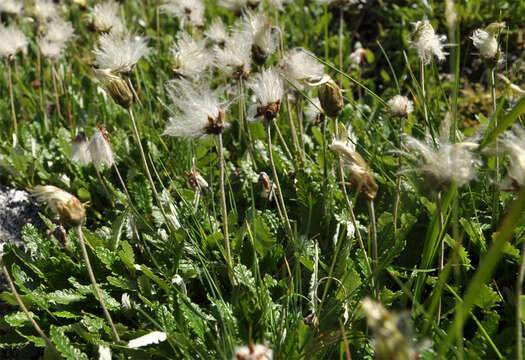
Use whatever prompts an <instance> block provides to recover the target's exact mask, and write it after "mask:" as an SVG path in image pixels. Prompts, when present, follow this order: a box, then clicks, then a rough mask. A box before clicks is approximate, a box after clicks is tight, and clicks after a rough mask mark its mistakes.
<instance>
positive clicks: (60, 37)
mask: <svg viewBox="0 0 525 360" xmlns="http://www.w3.org/2000/svg"><path fill="white" fill-rule="evenodd" d="M74 33H75V29H74V28H73V25H72V24H71V22H69V21H64V20H62V19H60V18H58V17H56V18H53V19H52V20H51V21H50V22H49V23H47V24H46V34H45V37H46V40H47V41H50V42H54V43H65V42H67V41H69V40H70V39H71V37H72V36H73V35H74Z"/></svg>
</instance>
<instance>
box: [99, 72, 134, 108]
mask: <svg viewBox="0 0 525 360" xmlns="http://www.w3.org/2000/svg"><path fill="white" fill-rule="evenodd" d="M94 73H95V76H96V77H97V78H98V79H99V80H100V81H101V82H102V85H103V86H104V88H105V89H106V91H107V92H108V93H109V95H110V96H111V97H112V98H113V100H114V101H115V102H116V103H117V104H118V105H120V106H122V107H123V108H124V109H128V108H129V107H130V106H131V105H132V104H133V92H132V91H131V89H130V88H129V86H128V84H127V82H126V80H124V79H123V78H121V77H120V76H117V75H114V74H113V73H112V72H111V70H109V69H94Z"/></svg>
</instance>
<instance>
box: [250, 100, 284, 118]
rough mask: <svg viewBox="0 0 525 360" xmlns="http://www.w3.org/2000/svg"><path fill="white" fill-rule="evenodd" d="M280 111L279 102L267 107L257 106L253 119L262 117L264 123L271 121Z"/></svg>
mask: <svg viewBox="0 0 525 360" xmlns="http://www.w3.org/2000/svg"><path fill="white" fill-rule="evenodd" d="M280 109H281V100H277V101H275V102H272V103H269V104H267V105H259V106H258V107H257V113H256V114H255V117H259V116H264V120H265V121H272V120H273V119H275V118H276V117H277V115H279V110H280Z"/></svg>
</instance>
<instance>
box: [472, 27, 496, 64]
mask: <svg viewBox="0 0 525 360" xmlns="http://www.w3.org/2000/svg"><path fill="white" fill-rule="evenodd" d="M470 38H471V39H472V42H473V43H474V46H475V47H476V48H477V49H478V50H479V53H480V55H481V56H482V57H483V58H485V59H492V58H494V57H496V55H497V52H498V40H497V39H496V36H493V35H491V34H489V33H488V32H487V31H485V30H483V29H476V30H475V31H474V33H473V34H472V36H471V37H470Z"/></svg>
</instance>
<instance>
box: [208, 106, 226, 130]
mask: <svg viewBox="0 0 525 360" xmlns="http://www.w3.org/2000/svg"><path fill="white" fill-rule="evenodd" d="M208 123H209V124H208V125H207V126H206V127H205V128H204V133H206V134H208V135H210V134H214V135H217V134H220V133H222V131H223V130H224V128H225V127H226V111H225V110H224V109H222V108H219V109H218V116H217V117H216V118H214V117H212V116H211V115H208Z"/></svg>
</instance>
